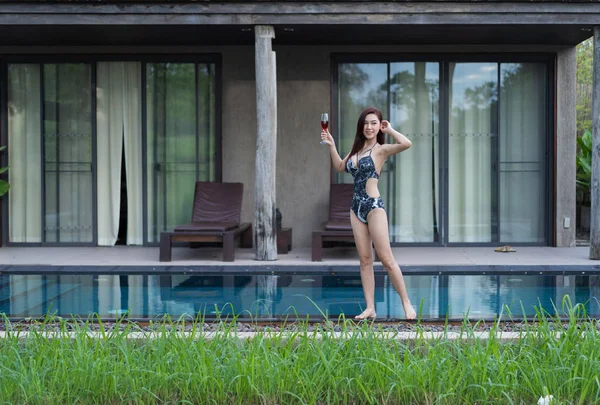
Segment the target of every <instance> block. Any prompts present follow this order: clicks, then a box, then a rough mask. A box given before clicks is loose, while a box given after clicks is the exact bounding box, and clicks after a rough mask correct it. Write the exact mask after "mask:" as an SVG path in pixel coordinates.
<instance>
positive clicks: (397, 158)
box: [386, 62, 440, 242]
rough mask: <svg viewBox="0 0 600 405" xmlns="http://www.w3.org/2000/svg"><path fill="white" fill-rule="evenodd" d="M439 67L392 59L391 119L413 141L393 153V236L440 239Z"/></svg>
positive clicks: (406, 239) (390, 211)
mask: <svg viewBox="0 0 600 405" xmlns="http://www.w3.org/2000/svg"><path fill="white" fill-rule="evenodd" d="M439 71H440V67H439V64H438V63H431V62H402V63H391V64H390V107H389V108H390V122H391V123H392V125H393V126H394V128H395V129H397V130H398V131H400V132H401V133H402V134H404V135H406V136H407V137H408V138H409V139H410V140H411V142H412V146H411V148H410V149H409V151H407V152H406V153H400V154H398V155H394V156H392V157H390V159H389V167H390V172H392V173H393V181H392V182H391V184H390V186H389V187H388V193H389V195H390V198H388V201H389V204H388V205H387V212H388V216H389V217H390V240H391V241H392V242H435V241H439V240H440V238H439V236H440V234H439V223H440V216H439V203H440V201H439V186H438V184H439ZM386 141H387V142H394V141H393V139H387V140H386Z"/></svg>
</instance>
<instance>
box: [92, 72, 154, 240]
mask: <svg viewBox="0 0 600 405" xmlns="http://www.w3.org/2000/svg"><path fill="white" fill-rule="evenodd" d="M96 99H97V145H98V149H97V162H98V165H97V167H98V177H97V181H98V245H100V246H112V245H114V244H115V242H116V241H117V236H118V232H119V216H120V206H121V158H122V152H123V145H124V147H125V171H126V179H127V180H126V186H127V244H128V245H141V244H143V210H142V207H143V192H142V118H141V104H142V102H141V64H140V63H139V62H100V63H98V67H97V90H96Z"/></svg>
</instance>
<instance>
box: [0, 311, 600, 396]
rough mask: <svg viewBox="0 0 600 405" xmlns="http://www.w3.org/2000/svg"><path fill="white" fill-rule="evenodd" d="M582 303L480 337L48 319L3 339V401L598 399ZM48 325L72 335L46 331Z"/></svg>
mask: <svg viewBox="0 0 600 405" xmlns="http://www.w3.org/2000/svg"><path fill="white" fill-rule="evenodd" d="M582 308H583V307H582V306H579V305H578V306H575V307H573V308H569V309H568V319H567V320H566V323H565V322H563V321H561V319H560V318H558V317H556V316H550V315H549V314H546V313H540V312H538V314H537V316H536V319H535V322H530V323H528V324H527V325H526V327H525V328H524V330H523V331H521V332H520V333H521V338H520V339H517V340H513V341H508V342H507V341H501V340H500V339H498V338H496V337H494V335H492V337H491V338H489V339H478V338H477V337H476V336H475V329H476V327H477V325H476V324H475V325H473V324H470V323H469V322H468V321H465V322H464V324H463V327H462V328H461V334H462V337H463V339H460V340H453V339H449V338H447V337H444V336H443V334H442V337H440V338H438V339H433V340H432V339H427V338H425V334H424V332H423V330H422V329H419V328H418V327H417V330H418V331H419V330H420V332H417V338H416V339H414V340H410V341H400V340H394V339H388V338H383V337H382V336H383V335H382V329H381V328H379V327H378V326H377V324H360V325H356V324H354V322H352V321H347V320H345V319H340V320H339V322H337V323H336V325H339V327H340V328H341V335H342V338H339V337H336V336H335V335H334V334H333V333H332V328H331V327H327V323H325V327H320V328H319V330H318V331H314V332H310V331H309V329H308V325H306V324H302V323H299V324H296V326H297V328H296V329H295V331H293V332H285V333H284V332H278V333H270V334H267V333H264V334H258V335H256V337H255V338H253V339H247V340H244V339H238V338H236V336H235V335H236V332H235V320H233V321H229V322H223V323H221V324H220V327H219V330H218V332H217V333H216V334H215V335H214V337H213V338H211V339H205V338H203V337H202V320H199V321H198V322H195V323H192V324H190V323H186V324H185V325H187V326H188V327H189V326H190V325H191V330H190V331H189V334H187V335H185V336H182V335H181V334H178V333H177V332H176V331H175V330H176V329H178V327H183V325H184V324H183V323H179V322H171V321H164V322H161V323H159V324H156V325H155V326H156V328H155V330H156V331H157V333H158V335H159V336H158V337H156V338H154V339H141V340H140V339H131V338H130V337H128V336H130V332H134V331H139V330H140V329H139V327H138V326H136V325H134V324H127V323H122V324H120V325H118V326H120V328H114V329H112V330H110V331H109V330H103V326H104V325H102V324H100V325H99V326H100V328H101V337H99V338H96V337H91V336H90V334H89V333H88V332H90V331H91V330H92V323H91V322H74V321H66V320H62V319H58V320H57V319H55V318H48V320H47V321H46V323H42V324H41V325H39V327H38V328H32V329H31V333H29V335H28V336H27V337H24V336H23V333H21V332H17V331H13V332H9V333H8V336H7V337H6V338H4V339H0V403H11V404H13V403H19V404H58V403H60V404H63V403H69V404H105V403H106V404H116V403H131V404H152V403H160V404H162V403H169V404H171V403H182V404H183V403H185V404H191V403H193V404H213V403H214V404H291V403H293V404H471V403H473V404H474V403H477V404H536V403H537V401H538V398H539V397H540V396H544V395H546V394H552V395H553V396H554V398H556V399H557V401H556V402H553V404H554V403H569V404H592V403H598V402H599V401H600V381H599V374H600V339H599V336H598V331H597V326H598V325H597V321H596V320H593V319H589V318H587V316H586V314H585V312H584V310H583V309H582ZM5 322H8V321H5ZM50 322H57V325H58V328H59V329H60V330H62V331H64V332H66V331H70V330H72V331H73V335H72V338H60V339H58V338H55V339H49V338H47V336H45V334H44V332H43V329H44V328H49V327H50ZM7 326H12V327H13V329H15V325H7ZM97 326H98V325H97V324H96V329H97ZM330 326H333V325H330ZM497 327H498V324H497V323H496V324H495V325H494V327H493V328H492V332H495V331H496V330H497ZM557 331H561V332H562V333H561V334H560V336H557V334H556V333H557Z"/></svg>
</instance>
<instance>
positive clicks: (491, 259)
mask: <svg viewBox="0 0 600 405" xmlns="http://www.w3.org/2000/svg"><path fill="white" fill-rule="evenodd" d="M515 249H516V250H517V251H516V252H511V253H498V252H495V251H494V248H493V247H401V248H394V249H393V251H394V255H395V257H396V260H397V262H398V263H399V264H400V266H444V267H445V266H461V267H464V266H586V267H594V268H597V269H598V270H600V261H594V260H589V258H588V254H589V247H573V248H553V247H518V246H517V247H515ZM310 255H311V251H310V249H308V248H299V249H294V250H292V251H290V252H289V253H288V254H284V255H279V256H278V259H277V261H274V262H273V261H271V262H260V261H256V260H254V251H253V250H252V249H236V260H235V262H223V261H222V255H221V249H218V248H199V249H189V248H174V249H173V261H171V262H159V261H158V247H131V246H115V247H89V248H85V247H84V248H80V247H75V248H74V247H2V248H0V266H2V267H6V266H11V265H40V266H161V267H165V266H168V267H177V266H202V267H205V266H208V267H210V266H219V267H223V266H236V267H240V266H245V267H259V266H270V267H271V266H277V267H283V266H303V267H304V266H316V267H328V268H330V267H336V266H343V267H348V266H357V265H358V255H357V253H356V251H355V249H354V248H353V247H348V248H332V249H324V252H323V261H322V262H312V261H311V256H310Z"/></svg>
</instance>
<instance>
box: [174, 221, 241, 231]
mask: <svg viewBox="0 0 600 405" xmlns="http://www.w3.org/2000/svg"><path fill="white" fill-rule="evenodd" d="M238 225H239V224H238V223H237V222H192V223H191V224H186V225H179V226H176V227H175V232H197V231H212V232H225V231H227V230H229V229H233V228H235V227H237V226H238Z"/></svg>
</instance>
